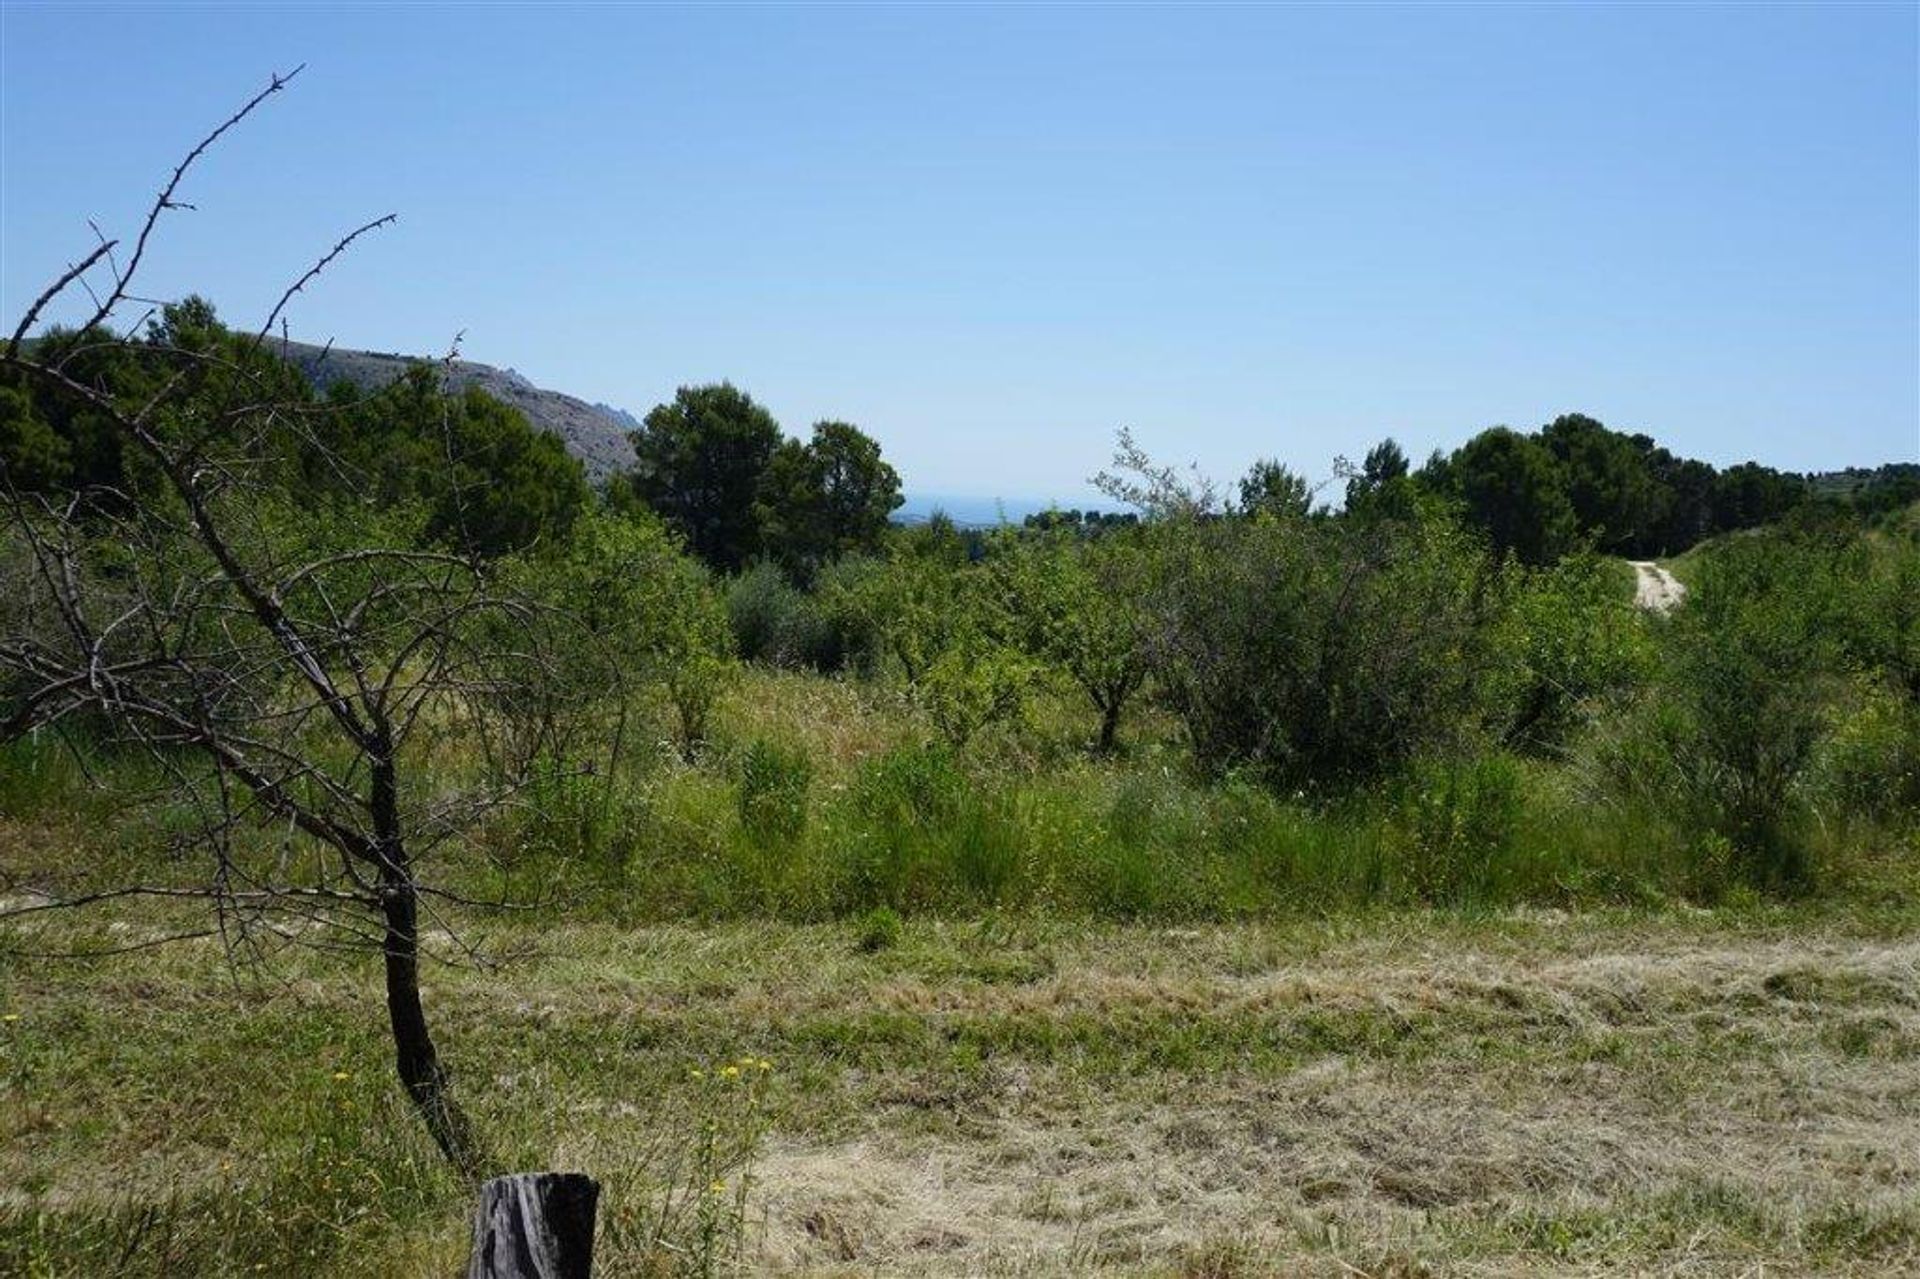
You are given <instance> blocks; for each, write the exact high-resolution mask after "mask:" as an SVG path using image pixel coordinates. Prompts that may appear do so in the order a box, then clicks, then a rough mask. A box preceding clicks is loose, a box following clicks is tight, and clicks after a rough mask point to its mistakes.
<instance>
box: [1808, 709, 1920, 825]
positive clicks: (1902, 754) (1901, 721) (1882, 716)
mask: <svg viewBox="0 0 1920 1279" xmlns="http://www.w3.org/2000/svg"><path fill="white" fill-rule="evenodd" d="M1831 724H1832V730H1831V732H1830V733H1829V734H1828V736H1827V737H1826V738H1825V740H1824V741H1823V742H1822V743H1821V746H1820V748H1819V751H1818V753H1817V755H1816V757H1815V759H1814V761H1813V763H1812V766H1811V768H1810V770H1809V772H1810V776H1811V778H1812V780H1813V790H1814V793H1815V795H1816V796H1817V797H1818V798H1819V799H1821V800H1824V801H1825V802H1826V803H1827V804H1829V805H1830V806H1831V807H1833V808H1834V809H1836V810H1837V811H1839V812H1841V813H1846V814H1860V815H1863V816H1865V817H1868V818H1870V819H1873V820H1876V821H1883V822H1899V821H1903V820H1912V819H1913V818H1915V817H1916V816H1920V704H1916V703H1914V702H1911V701H1909V700H1907V699H1905V698H1903V697H1901V696H1900V695H1899V694H1898V693H1897V692H1895V691H1894V690H1892V689H1890V688H1887V687H1885V686H1882V685H1878V684H1868V685H1867V686H1866V687H1864V688H1863V689H1861V690H1860V691H1859V693H1858V694H1857V696H1856V697H1855V698H1853V699H1852V700H1851V702H1850V704H1848V705H1846V706H1845V707H1844V708H1842V709H1838V710H1836V712H1835V714H1834V715H1833V718H1832V721H1831Z"/></svg>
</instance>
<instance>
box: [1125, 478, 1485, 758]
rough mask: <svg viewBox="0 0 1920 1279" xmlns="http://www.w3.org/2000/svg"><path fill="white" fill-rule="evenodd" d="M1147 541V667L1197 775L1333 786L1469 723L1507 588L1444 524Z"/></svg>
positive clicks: (1218, 531)
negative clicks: (1243, 774) (1236, 771)
mask: <svg viewBox="0 0 1920 1279" xmlns="http://www.w3.org/2000/svg"><path fill="white" fill-rule="evenodd" d="M1154 532H1155V535H1156V538H1157V541H1158V546H1157V548H1156V556H1155V559H1156V564H1155V569H1154V580H1155V584H1154V587H1153V598H1152V600H1151V601H1150V604H1149V609H1150V612H1151V613H1152V615H1153V616H1152V620H1151V621H1150V623H1149V628H1150V633H1151V634H1152V635H1153V637H1154V638H1153V641H1152V649H1151V651H1152V655H1153V663H1154V670H1155V673H1156V674H1157V675H1158V677H1159V680H1160V684H1161V687H1162V689H1163V691H1164V693H1165V695H1166V697H1167V699H1168V700H1169V701H1170V702H1171V703H1172V705H1173V706H1174V708H1175V709H1176V710H1177V711H1178V712H1179V714H1180V715H1181V717H1182V719H1183V720H1184V721H1185V724H1186V727H1187V732H1188V736H1189V738H1190V740H1191V741H1192V744H1193V749H1194V753H1195V755H1196V756H1197V758H1198V760H1199V762H1200V763H1201V765H1202V766H1203V767H1206V768H1208V769H1210V770H1212V771H1216V772H1219V771H1225V770H1229V769H1233V768H1247V769H1251V770H1253V771H1255V772H1256V773H1258V774H1259V775H1260V776H1261V777H1262V778H1264V779H1265V780H1266V781H1268V782H1269V783H1271V784H1274V785H1276V786H1279V787H1281V788H1284V789H1295V788H1307V789H1320V788H1327V787H1345V786H1350V785H1353V784H1355V783H1359V782H1364V781H1366V780H1368V779H1371V778H1377V777H1380V776H1382V775H1385V774H1388V773H1391V772H1392V771H1393V770H1394V769H1395V768H1397V767H1398V766H1399V765H1401V764H1402V763H1404V762H1405V761H1406V760H1409V759H1411V758H1413V757H1415V756H1417V755H1420V754H1423V753H1427V752H1431V751H1438V750H1440V749H1442V748H1443V747H1447V746H1451V745H1454V744H1456V743H1458V742H1459V741H1460V740H1462V739H1463V738H1464V737H1466V736H1468V735H1470V733H1471V732H1472V731H1473V729H1474V728H1475V726H1476V725H1477V724H1478V722H1479V721H1480V719H1481V717H1482V703H1483V700H1484V698H1485V685H1486V674H1487V671H1488V670H1489V669H1490V668H1491V667H1492V666H1493V665H1494V663H1495V662H1496V660H1497V659H1498V657H1499V652H1498V647H1497V644H1496V643H1495V640H1496V638H1497V637H1496V635H1495V629H1494V623H1495V622H1496V621H1497V620H1498V619H1499V617H1500V616H1501V610H1502V609H1503V607H1504V595H1505V591H1504V588H1503V586H1502V581H1501V575H1500V571H1499V570H1498V568H1497V567H1496V566H1495V565H1494V564H1493V563H1492V562H1491V561H1490V560H1489V559H1488V557H1487V556H1486V554H1485V553H1484V552H1483V551H1482V550H1481V548H1480V547H1479V546H1478V544H1477V543H1475V542H1474V540H1473V539H1472V538H1470V537H1469V536H1467V535H1466V534H1465V533H1464V532H1463V531H1462V530H1461V529H1460V528H1459V527H1458V526H1457V525H1455V524H1454V523H1453V522H1452V521H1451V520H1450V519H1448V518H1447V517H1445V516H1444V515H1443V514H1440V513H1437V512H1426V513H1422V514H1419V515H1417V516H1416V517H1415V518H1412V519H1409V520H1381V521H1379V522H1377V523H1372V524H1368V525H1365V526H1357V525H1354V524H1351V523H1348V522H1344V521H1337V520H1320V519H1277V518H1264V517H1263V518H1260V519H1255V520H1224V521H1216V522H1212V523H1205V522H1202V523H1178V524H1167V525H1163V526H1159V527H1157V528H1156V529H1155V530H1154Z"/></svg>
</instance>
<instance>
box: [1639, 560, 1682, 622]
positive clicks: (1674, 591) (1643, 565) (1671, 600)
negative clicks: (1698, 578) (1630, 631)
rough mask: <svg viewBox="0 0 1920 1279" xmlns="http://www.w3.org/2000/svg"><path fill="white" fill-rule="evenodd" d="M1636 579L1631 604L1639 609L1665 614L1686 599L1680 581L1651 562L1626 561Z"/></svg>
mask: <svg viewBox="0 0 1920 1279" xmlns="http://www.w3.org/2000/svg"><path fill="white" fill-rule="evenodd" d="M1627 563H1629V564H1631V565H1633V571H1634V574H1635V577H1636V579H1637V580H1636V581H1635V583H1634V590H1633V602H1634V603H1635V604H1638V605H1639V606H1640V607H1641V608H1645V609H1651V610H1652V611H1654V612H1656V613H1665V612H1667V611H1668V610H1670V609H1672V608H1673V607H1674V606H1675V605H1676V604H1678V603H1679V602H1680V601H1681V600H1683V599H1685V598H1686V597H1687V588H1686V587H1685V586H1684V585H1682V584H1681V582H1680V579H1679V578H1677V577H1675V576H1674V575H1673V574H1671V573H1669V572H1667V570H1665V569H1664V568H1661V567H1660V566H1659V565H1658V564H1656V563H1654V562H1653V561H1652V560H1628V561H1627Z"/></svg>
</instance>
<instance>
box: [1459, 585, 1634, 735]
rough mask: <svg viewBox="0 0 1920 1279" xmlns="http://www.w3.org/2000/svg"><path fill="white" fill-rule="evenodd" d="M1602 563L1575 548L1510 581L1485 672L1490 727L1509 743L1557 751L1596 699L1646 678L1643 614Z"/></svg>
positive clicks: (1620, 691) (1605, 696)
mask: <svg viewBox="0 0 1920 1279" xmlns="http://www.w3.org/2000/svg"><path fill="white" fill-rule="evenodd" d="M1615 563H1617V561H1614V562H1609V561H1606V560H1603V559H1601V558H1599V557H1598V556H1594V555H1579V556H1574V557H1571V558H1569V559H1566V560H1563V561H1561V562H1560V563H1559V564H1557V565H1555V566H1554V567H1553V568H1551V569H1545V570H1540V571H1536V572H1532V573H1529V574H1527V575H1526V576H1525V577H1524V578H1523V579H1521V580H1520V581H1519V582H1518V584H1517V589H1516V590H1515V592H1514V598H1513V607H1512V611H1511V613H1510V614H1509V615H1508V616H1507V618H1506V620H1505V625H1504V626H1503V627H1502V630H1501V634H1500V640H1501V644H1502V647H1503V649H1504V650H1505V651H1506V654H1507V660H1505V661H1503V662H1500V663H1499V664H1498V665H1496V666H1495V667H1494V668H1493V670H1492V671H1491V672H1490V680H1491V687H1492V690H1493V691H1492V694H1491V695H1492V698H1493V700H1494V701H1495V703H1496V706H1497V710H1496V727H1497V729H1498V732H1499V735H1500V737H1501V739H1502V740H1504V741H1505V742H1506V743H1507V744H1508V745H1509V746H1511V747H1513V748H1514V749H1517V750H1524V751H1534V752H1551V751H1557V750H1558V749H1560V747H1561V746H1562V745H1563V744H1564V743H1565V741H1566V739H1567V736H1568V734H1569V732H1570V731H1571V730H1572V729H1573V727H1574V726H1575V724H1576V722H1577V721H1578V719H1579V717H1580V715H1581V714H1582V713H1583V712H1584V711H1585V710H1587V709H1589V708H1590V707H1592V705H1593V704H1594V703H1595V702H1596V701H1597V700H1599V699H1602V698H1607V697H1612V696H1617V695H1619V694H1622V693H1624V692H1627V691H1629V690H1631V689H1632V688H1634V687H1636V686H1637V685H1639V684H1641V683H1643V682H1644V681H1646V680H1647V679H1649V678H1650V677H1651V676H1652V674H1653V670H1654V665H1655V660H1656V654H1655V649H1654V645H1653V639H1652V635H1651V633H1650V631H1649V629H1648V620H1647V618H1646V617H1645V616H1644V614H1643V613H1642V611H1641V610H1639V609H1638V608H1636V607H1635V606H1634V604H1633V602H1632V598H1631V596H1630V594H1629V593H1627V592H1625V591H1622V590H1621V589H1620V583H1619V582H1618V580H1617V579H1616V578H1615V577H1614V576H1613V574H1612V572H1611V570H1612V568H1613V565H1614V564H1615Z"/></svg>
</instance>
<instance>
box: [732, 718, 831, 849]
mask: <svg viewBox="0 0 1920 1279" xmlns="http://www.w3.org/2000/svg"><path fill="white" fill-rule="evenodd" d="M812 785H813V764H812V762H811V761H810V760H809V759H808V758H807V756H806V752H805V751H803V750H800V749H798V748H794V747H788V746H782V745H780V744H779V743H778V742H772V741H769V740H767V739H766V738H755V739H754V740H753V741H752V742H749V743H748V744H747V748H746V750H745V751H743V752H742V753H741V756H740V825H741V826H742V827H743V828H745V829H746V830H747V831H748V832H750V833H751V834H753V835H755V836H758V837H760V838H762V839H771V840H778V841H789V840H792V839H795V838H797V837H798V836H799V835H800V833H801V832H802V831H803V830H805V829H806V825H807V792H808V789H809V788H810V787H811V786H812Z"/></svg>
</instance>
